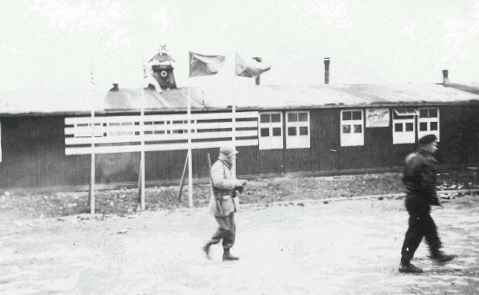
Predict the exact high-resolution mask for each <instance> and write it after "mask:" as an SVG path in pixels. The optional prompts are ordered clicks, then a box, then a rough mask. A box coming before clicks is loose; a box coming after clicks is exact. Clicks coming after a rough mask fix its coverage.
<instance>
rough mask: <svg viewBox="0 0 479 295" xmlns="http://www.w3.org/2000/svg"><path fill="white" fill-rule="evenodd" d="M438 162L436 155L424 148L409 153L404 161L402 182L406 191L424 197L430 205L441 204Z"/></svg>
mask: <svg viewBox="0 0 479 295" xmlns="http://www.w3.org/2000/svg"><path fill="white" fill-rule="evenodd" d="M436 162H437V161H436V159H434V156H433V155H432V154H431V153H429V152H427V151H425V150H423V149H418V151H417V152H414V153H411V154H409V155H408V156H407V157H406V159H405V161H404V172H403V178H402V182H403V183H404V185H405V187H406V193H407V194H408V195H413V196H417V197H421V198H423V199H424V201H425V203H426V204H429V205H439V199H438V197H437V193H436V183H437V172H436V167H435V166H436Z"/></svg>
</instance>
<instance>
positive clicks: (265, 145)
mask: <svg viewBox="0 0 479 295" xmlns="http://www.w3.org/2000/svg"><path fill="white" fill-rule="evenodd" d="M277 114H279V122H271V121H272V120H271V119H272V115H277ZM262 115H269V122H261V116H262ZM265 128H268V132H269V135H268V136H261V129H265ZM275 128H280V130H281V134H280V135H279V136H273V129H275ZM283 134H284V130H283V113H282V112H274V111H273V112H260V113H258V146H259V149H260V150H273V149H283V147H284V144H283Z"/></svg>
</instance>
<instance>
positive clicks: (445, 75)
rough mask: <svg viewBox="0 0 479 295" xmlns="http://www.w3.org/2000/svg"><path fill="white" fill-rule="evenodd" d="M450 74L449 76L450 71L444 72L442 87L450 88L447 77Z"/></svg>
mask: <svg viewBox="0 0 479 295" xmlns="http://www.w3.org/2000/svg"><path fill="white" fill-rule="evenodd" d="M448 74H449V71H448V70H442V76H443V82H442V85H444V86H448V85H449V78H448V77H447V75H448Z"/></svg>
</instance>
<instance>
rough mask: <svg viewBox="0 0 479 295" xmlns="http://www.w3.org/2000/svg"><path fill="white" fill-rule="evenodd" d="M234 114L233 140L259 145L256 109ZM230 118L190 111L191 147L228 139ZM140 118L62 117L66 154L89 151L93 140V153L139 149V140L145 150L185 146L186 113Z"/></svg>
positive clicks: (230, 135)
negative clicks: (191, 112)
mask: <svg viewBox="0 0 479 295" xmlns="http://www.w3.org/2000/svg"><path fill="white" fill-rule="evenodd" d="M235 114H236V115H235V121H236V122H235V129H236V130H235V144H236V145H237V146H252V145H258V112H238V113H235ZM232 119H233V114H232V113H207V114H205V113H201V114H192V115H191V121H192V122H191V139H192V145H191V147H192V148H193V149H201V148H215V147H220V146H221V145H223V144H225V143H231V141H232V139H233V137H232V136H233V131H232V130H233V120H232ZM92 120H93V124H94V128H92V127H91V125H92ZM141 120H142V117H141V116H108V117H94V118H92V117H69V118H65V125H66V127H65V136H66V137H65V154H66V155H85V154H91V151H92V148H91V145H92V144H96V146H95V153H96V154H104V153H126V152H138V151H141V149H142V146H141V142H142V141H144V143H145V145H144V150H145V151H167V150H186V149H188V143H187V140H188V117H187V115H186V114H174V115H145V116H144V122H143V124H142V122H141ZM238 120H239V121H238ZM92 132H93V134H94V136H92ZM98 145H99V146H98Z"/></svg>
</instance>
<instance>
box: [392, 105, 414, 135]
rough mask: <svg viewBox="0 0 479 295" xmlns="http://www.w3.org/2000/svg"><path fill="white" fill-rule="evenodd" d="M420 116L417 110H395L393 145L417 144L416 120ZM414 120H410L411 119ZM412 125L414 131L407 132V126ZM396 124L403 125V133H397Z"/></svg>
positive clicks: (393, 117)
mask: <svg viewBox="0 0 479 295" xmlns="http://www.w3.org/2000/svg"><path fill="white" fill-rule="evenodd" d="M418 115H419V113H418V111H417V109H412V108H402V109H401V108H399V109H393V116H392V119H393V120H392V136H393V144H414V143H416V129H417V124H416V118H417V116H418ZM411 116H412V118H409V117H411ZM408 123H412V126H413V127H412V131H406V124H408ZM396 124H401V125H402V129H403V130H402V131H396Z"/></svg>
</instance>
